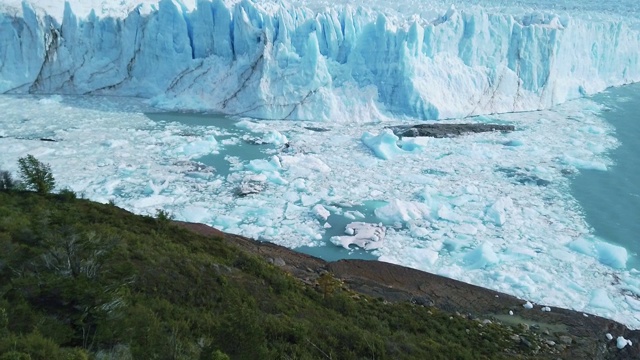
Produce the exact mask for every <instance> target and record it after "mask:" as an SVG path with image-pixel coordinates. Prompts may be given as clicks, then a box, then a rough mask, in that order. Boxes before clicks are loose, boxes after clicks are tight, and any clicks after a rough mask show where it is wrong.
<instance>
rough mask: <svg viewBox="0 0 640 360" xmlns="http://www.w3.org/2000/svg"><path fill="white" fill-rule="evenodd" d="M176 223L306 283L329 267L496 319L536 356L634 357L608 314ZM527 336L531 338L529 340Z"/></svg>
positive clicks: (408, 296) (367, 286)
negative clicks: (219, 239) (621, 345)
mask: <svg viewBox="0 0 640 360" xmlns="http://www.w3.org/2000/svg"><path fill="white" fill-rule="evenodd" d="M176 224H178V225H180V226H182V227H184V228H187V229H189V230H191V231H194V232H196V233H198V234H202V235H205V236H214V237H222V238H223V239H225V240H226V241H227V242H228V243H230V244H233V245H235V246H238V247H240V248H242V249H243V250H245V251H248V252H250V253H252V254H255V255H258V256H261V257H263V258H265V259H266V260H268V261H269V262H271V263H273V264H274V265H276V266H278V267H280V268H282V269H283V270H285V271H287V272H289V273H290V274H291V275H293V276H294V277H296V278H298V279H299V280H301V281H302V282H304V283H307V284H309V285H312V286H314V285H315V284H316V279H317V278H318V277H319V276H320V275H322V274H324V273H326V272H329V273H331V274H332V275H333V276H334V277H335V278H337V279H340V280H341V281H342V282H343V284H344V285H345V286H346V287H347V288H348V289H350V290H352V291H354V292H355V293H360V294H364V295H368V296H372V297H375V298H382V299H384V300H385V301H388V302H401V301H410V302H412V303H414V304H416V305H422V306H434V307H436V308H439V309H442V310H445V311H447V312H450V313H451V314H452V316H466V317H471V318H474V319H477V320H478V322H479V326H482V324H483V323H484V324H486V323H487V322H496V321H497V322H501V323H503V324H505V325H508V326H511V327H513V328H514V329H517V330H518V331H516V332H514V335H513V340H514V341H516V342H518V343H520V345H521V346H535V347H540V345H536V344H542V346H543V347H545V349H540V350H541V351H540V357H539V358H541V359H638V358H640V330H630V329H628V328H627V327H626V326H624V325H623V324H620V323H618V322H615V321H613V320H609V319H605V318H602V317H599V316H595V315H590V314H586V313H582V312H577V311H573V310H567V309H562V308H551V309H550V311H547V310H548V309H549V308H546V307H544V306H543V305H541V304H536V305H534V306H533V308H531V309H527V308H525V307H524V306H523V305H524V304H525V303H526V301H524V300H521V299H518V298H516V297H513V296H511V295H507V294H504V293H500V292H496V291H493V290H489V289H485V288H482V287H478V286H475V285H471V284H467V283H463V282H460V281H457V280H452V279H449V278H445V277H442V276H438V275H434V274H430V273H426V272H423V271H419V270H415V269H410V268H406V267H403V266H398V265H394V264H389V263H384V262H379V261H365V260H340V261H337V262H326V261H324V260H321V259H318V258H315V257H312V256H309V255H306V254H301V253H298V252H295V251H293V250H291V249H288V248H284V247H281V246H278V245H275V244H272V243H268V242H259V241H255V240H252V239H249V238H245V237H242V236H238V235H232V234H227V233H224V232H222V231H219V230H217V229H214V228H212V227H209V226H207V225H204V224H195V223H186V222H176ZM511 314H512V315H511ZM523 334H525V335H523ZM607 334H610V337H611V339H608V336H607ZM619 336H622V337H624V339H627V340H630V341H631V345H627V346H625V347H624V348H622V349H619V348H618V347H617V338H618V337H619ZM531 337H535V340H536V341H535V342H532V341H531Z"/></svg>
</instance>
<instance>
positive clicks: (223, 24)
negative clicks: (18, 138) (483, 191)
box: [0, 0, 640, 121]
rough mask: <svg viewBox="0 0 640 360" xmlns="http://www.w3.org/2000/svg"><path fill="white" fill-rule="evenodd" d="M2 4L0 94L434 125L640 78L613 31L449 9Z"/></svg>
mask: <svg viewBox="0 0 640 360" xmlns="http://www.w3.org/2000/svg"><path fill="white" fill-rule="evenodd" d="M34 8H37V7H34V6H32V5H30V4H29V3H28V2H23V3H22V8H21V9H13V10H10V9H11V8H10V7H5V8H4V9H5V10H4V13H2V14H0V37H2V38H1V39H0V41H2V44H3V51H2V52H0V61H1V62H0V92H1V93H61V94H102V95H125V96H141V97H146V98H152V99H153V101H154V103H155V104H157V105H159V106H163V107H167V108H179V109H191V110H212V111H220V112H224V113H227V114H236V115H247V116H253V117H258V118H276V119H279V118H286V119H324V120H331V121H358V120H362V121H370V120H371V118H372V117H381V116H383V115H384V114H389V113H391V114H396V115H397V114H401V115H407V116H412V117H417V118H423V119H441V118H451V117H460V116H468V115H473V114H482V113H495V112H510V111H522V110H534V109H541V108H547V107H550V106H552V105H554V104H558V103H561V102H563V101H566V100H568V99H572V98H576V97H580V96H583V95H585V94H591V93H595V92H598V91H601V90H603V89H605V88H606V87H608V86H614V85H622V84H626V83H630V82H636V81H640V54H639V53H638V51H637V49H638V48H640V33H638V31H637V30H635V29H632V28H630V27H628V26H626V25H625V24H624V23H623V22H619V21H614V20H610V21H586V20H582V19H578V18H570V17H567V16H557V15H554V14H548V13H531V14H528V15H525V16H515V15H510V14H496V13H489V12H487V11H483V10H482V9H474V10H469V11H458V10H456V9H455V8H453V7H452V8H450V9H449V10H448V11H447V12H446V13H444V14H442V15H441V16H439V17H437V18H435V19H425V18H419V17H417V16H414V17H410V18H401V17H399V16H398V15H389V14H385V13H382V12H374V11H372V10H367V9H363V8H352V7H349V6H343V7H339V8H336V9H327V10H320V11H314V10H311V9H309V8H305V7H302V6H293V5H290V4H287V3H283V2H252V1H248V0H242V1H240V2H235V3H225V2H223V1H222V0H213V1H208V0H198V1H197V3H196V5H195V7H192V8H187V7H185V6H182V5H180V3H179V2H174V1H172V0H161V1H159V3H158V4H157V5H156V6H153V7H151V8H150V10H149V8H148V7H145V8H144V9H145V10H144V11H143V7H142V6H139V7H137V8H134V10H133V11H131V12H130V13H129V14H128V15H127V16H126V17H109V16H103V15H102V14H100V13H98V12H97V11H99V10H96V11H95V12H91V13H90V14H89V15H87V16H82V17H78V16H76V15H75V14H74V10H73V9H72V7H71V6H70V5H69V4H68V3H67V4H66V5H65V8H64V12H63V15H62V17H54V16H49V15H47V14H44V13H42V12H39V11H36V10H34Z"/></svg>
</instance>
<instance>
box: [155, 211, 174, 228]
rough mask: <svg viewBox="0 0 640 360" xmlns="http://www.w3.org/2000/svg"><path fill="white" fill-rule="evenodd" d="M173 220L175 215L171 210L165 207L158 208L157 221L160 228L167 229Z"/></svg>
mask: <svg viewBox="0 0 640 360" xmlns="http://www.w3.org/2000/svg"><path fill="white" fill-rule="evenodd" d="M171 220H173V215H171V213H170V212H168V211H166V210H163V209H157V210H156V222H157V223H158V228H159V229H166V228H167V226H169V224H171Z"/></svg>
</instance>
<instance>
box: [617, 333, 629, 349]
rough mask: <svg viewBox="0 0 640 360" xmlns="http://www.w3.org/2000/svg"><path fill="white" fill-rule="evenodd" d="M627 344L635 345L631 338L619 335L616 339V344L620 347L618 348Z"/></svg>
mask: <svg viewBox="0 0 640 360" xmlns="http://www.w3.org/2000/svg"><path fill="white" fill-rule="evenodd" d="M627 345H629V346H631V345H633V343H632V342H631V340H627V339H625V338H624V336H618V338H617V339H616V346H617V347H618V349H624V347H625V346H627Z"/></svg>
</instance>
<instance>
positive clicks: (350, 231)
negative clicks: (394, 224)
mask: <svg viewBox="0 0 640 360" xmlns="http://www.w3.org/2000/svg"><path fill="white" fill-rule="evenodd" d="M385 232H386V228H385V227H384V226H381V225H378V224H371V223H365V222H352V223H350V224H348V225H347V226H346V228H345V233H346V234H347V235H345V236H332V237H331V239H330V240H331V242H332V243H334V244H336V245H339V246H342V247H344V248H345V249H349V246H350V245H351V244H353V245H356V246H359V247H361V248H363V249H365V250H373V249H377V248H378V247H380V245H381V244H382V240H384V235H385Z"/></svg>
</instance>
